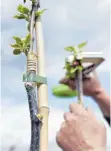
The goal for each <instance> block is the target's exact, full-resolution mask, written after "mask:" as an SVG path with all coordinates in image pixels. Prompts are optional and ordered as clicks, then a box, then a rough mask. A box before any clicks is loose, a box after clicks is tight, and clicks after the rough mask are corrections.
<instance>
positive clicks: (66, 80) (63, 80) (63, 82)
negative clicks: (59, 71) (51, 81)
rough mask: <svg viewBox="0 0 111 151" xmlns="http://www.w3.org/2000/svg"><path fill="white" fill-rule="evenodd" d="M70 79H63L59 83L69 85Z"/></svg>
mask: <svg viewBox="0 0 111 151" xmlns="http://www.w3.org/2000/svg"><path fill="white" fill-rule="evenodd" d="M68 80H69V79H68V78H63V79H61V80H60V81H59V83H61V84H68Z"/></svg>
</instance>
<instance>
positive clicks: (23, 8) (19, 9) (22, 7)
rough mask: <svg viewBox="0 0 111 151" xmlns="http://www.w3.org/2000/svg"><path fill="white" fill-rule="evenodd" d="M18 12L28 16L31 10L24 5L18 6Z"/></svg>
mask: <svg viewBox="0 0 111 151" xmlns="http://www.w3.org/2000/svg"><path fill="white" fill-rule="evenodd" d="M17 10H18V11H19V12H20V13H22V14H26V15H28V14H29V12H30V10H29V9H28V8H27V7H24V6H23V5H21V4H20V5H18V7H17Z"/></svg>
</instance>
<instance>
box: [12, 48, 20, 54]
mask: <svg viewBox="0 0 111 151" xmlns="http://www.w3.org/2000/svg"><path fill="white" fill-rule="evenodd" d="M20 53H21V51H20V49H14V51H13V54H14V55H19V54H20Z"/></svg>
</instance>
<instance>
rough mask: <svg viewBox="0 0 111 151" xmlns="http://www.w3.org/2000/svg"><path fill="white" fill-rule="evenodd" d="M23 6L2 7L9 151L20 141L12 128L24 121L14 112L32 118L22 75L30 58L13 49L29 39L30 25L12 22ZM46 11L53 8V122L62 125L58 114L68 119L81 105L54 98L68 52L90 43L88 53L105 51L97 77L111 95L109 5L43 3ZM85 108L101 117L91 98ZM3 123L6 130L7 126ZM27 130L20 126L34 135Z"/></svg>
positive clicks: (49, 38)
mask: <svg viewBox="0 0 111 151" xmlns="http://www.w3.org/2000/svg"><path fill="white" fill-rule="evenodd" d="M21 2H22V0H21V1H20V0H18V1H15V0H10V1H7V0H4V1H2V4H1V7H2V12H1V15H2V18H1V19H2V24H1V25H2V28H1V29H2V30H1V34H2V37H1V40H2V41H1V42H2V43H1V55H2V58H1V59H2V62H1V65H2V72H1V76H2V78H1V86H2V91H1V94H2V112H3V119H4V118H5V117H6V116H8V119H9V120H8V125H9V128H8V130H7V133H6V132H4V128H3V135H4V137H3V142H4V143H3V148H8V147H9V146H10V145H11V144H12V142H13V139H15V138H16V137H18V136H19V135H17V133H16V130H15V133H14V132H13V133H12V131H11V129H12V123H11V122H13V120H14V119H15V117H17V119H19V118H20V117H21V116H22V115H21V113H20V114H18V113H16V112H14V111H15V110H16V109H17V111H20V108H21V110H22V108H23V109H24V112H25V110H27V112H26V113H28V103H27V96H26V92H25V89H24V85H23V83H22V73H23V72H25V69H26V59H25V56H24V55H20V56H14V55H13V53H12V51H13V50H12V48H10V44H11V43H13V42H14V41H13V40H12V37H13V36H14V35H16V36H21V37H24V36H25V35H26V33H27V32H26V29H25V28H26V25H27V24H26V23H25V22H24V21H18V20H16V19H13V18H12V16H14V15H15V14H16V7H17V5H18V4H20V3H21ZM41 8H48V11H46V12H45V14H44V15H43V17H42V22H43V34H44V43H45V53H46V73H47V77H48V97H49V105H50V106H51V109H52V112H51V116H52V115H54V116H55V123H56V121H57V122H58V120H59V118H58V116H59V115H58V112H60V114H61V116H62V113H63V112H64V111H67V110H68V106H69V104H70V103H71V102H73V101H76V99H77V98H71V99H58V98H56V97H54V96H53V95H52V93H51V89H52V87H53V86H55V85H57V84H58V80H59V79H60V78H62V77H63V76H64V72H63V70H62V67H63V66H64V58H65V57H66V56H67V55H68V53H66V52H65V51H64V47H65V46H67V45H74V44H78V43H80V42H82V41H84V40H88V45H87V47H86V51H102V52H103V53H104V57H105V59H106V61H105V62H104V63H103V64H102V65H101V66H100V67H99V68H98V69H97V72H98V76H99V79H100V81H101V83H102V85H103V87H104V88H105V89H106V91H107V93H108V94H110V89H109V87H110V77H109V76H110V72H109V71H110V69H109V63H110V43H109V36H110V35H109V33H110V27H109V0H90V1H89V0H82V1H81V0H69V1H67V0H56V1H52V0H47V1H43V0H41ZM84 102H85V105H86V106H90V107H91V108H93V109H94V110H95V107H96V111H97V110H98V108H97V105H96V104H95V103H94V101H93V100H91V99H90V98H86V97H85V98H84ZM9 108H10V109H9ZM6 113H7V114H6ZM25 115H26V114H25ZM56 115H57V116H56ZM24 118H27V117H24ZM11 119H12V120H11ZM3 121H4V122H3V127H4V125H6V123H7V121H5V120H3ZM18 121H19V120H18ZM21 121H22V122H24V120H23V119H21ZM60 121H61V120H59V126H60V124H61V122H60ZM16 124H17V125H20V124H21V123H19V124H18V122H16ZM22 125H23V127H22V128H21V127H20V126H18V129H19V130H22V129H23V130H25V129H26V130H27V131H28V132H29V131H30V129H29V127H27V128H26V127H25V124H22ZM49 125H51V128H52V129H51V132H52V130H53V128H54V130H55V131H56V130H57V128H56V127H54V125H52V123H51V122H49ZM15 127H16V125H15ZM27 131H26V135H25V134H24V135H25V136H27V134H28V133H27ZM20 133H21V131H20ZM9 136H13V139H12V142H9V141H7V139H8V137H9ZM54 136H55V135H54ZM19 137H20V136H19ZM22 137H23V136H21V137H20V139H21V138H22ZM51 138H52V135H50V140H51ZM52 140H53V139H52ZM23 141H24V140H23ZM28 143H29V142H26V144H28ZM53 144H54V145H53ZM6 146H7V147H6ZM24 146H25V145H24ZM49 146H50V150H52V148H51V146H54V147H55V148H53V150H54V149H55V150H56V151H59V148H56V144H55V142H54V141H51V143H50V145H49ZM22 148H23V147H22ZM55 150H54V151H55ZM4 151H5V149H4Z"/></svg>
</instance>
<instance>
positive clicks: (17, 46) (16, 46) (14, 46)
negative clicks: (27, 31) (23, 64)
mask: <svg viewBox="0 0 111 151" xmlns="http://www.w3.org/2000/svg"><path fill="white" fill-rule="evenodd" d="M11 47H12V48H18V49H20V46H19V45H18V44H12V45H11Z"/></svg>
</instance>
